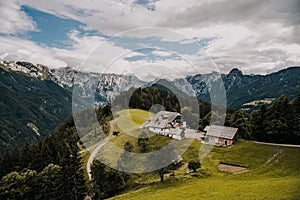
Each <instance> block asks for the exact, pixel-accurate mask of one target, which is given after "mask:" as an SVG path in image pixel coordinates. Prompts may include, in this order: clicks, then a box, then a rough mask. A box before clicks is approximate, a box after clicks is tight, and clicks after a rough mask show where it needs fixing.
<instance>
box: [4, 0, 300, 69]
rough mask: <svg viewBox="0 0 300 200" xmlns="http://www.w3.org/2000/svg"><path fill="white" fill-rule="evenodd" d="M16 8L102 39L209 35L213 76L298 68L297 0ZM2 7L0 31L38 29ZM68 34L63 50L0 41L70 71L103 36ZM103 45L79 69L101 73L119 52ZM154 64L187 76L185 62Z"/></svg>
mask: <svg viewBox="0 0 300 200" xmlns="http://www.w3.org/2000/svg"><path fill="white" fill-rule="evenodd" d="M2 2H3V1H2ZM20 3H21V4H22V5H28V6H30V7H33V8H36V9H39V10H41V11H44V12H48V13H51V14H54V15H56V16H60V17H63V18H71V19H74V20H77V21H80V22H81V23H83V24H85V25H86V27H85V29H93V30H97V31H99V32H102V33H105V34H108V35H112V34H116V33H119V32H120V31H125V30H128V29H132V28H141V27H162V28H157V29H148V30H149V31H148V32H145V31H143V29H140V30H141V31H135V32H134V33H133V32H131V33H130V34H127V33H126V32H123V33H121V34H119V36H122V37H124V36H129V37H131V38H147V37H153V36H155V37H159V38H161V40H162V41H169V42H179V41H180V42H181V43H183V44H186V43H190V42H191V41H189V40H188V39H187V38H198V39H201V38H215V39H214V40H213V41H210V42H208V46H207V47H206V51H207V53H208V55H209V56H210V57H211V58H212V60H213V61H214V62H215V63H216V64H217V66H218V68H219V69H220V71H221V72H228V71H229V69H230V68H232V67H238V68H240V69H242V70H243V71H244V72H246V73H266V72H271V71H275V70H278V69H281V68H284V67H287V66H293V65H300V62H299V57H300V46H299V43H300V39H299V38H300V37H299V36H300V28H299V27H300V25H299V23H300V22H299V18H300V3H299V1H298V0H289V1H280V0H270V1H266V0H248V1H247V0H245V1H235V0H214V1H212V0H205V1H199V0H187V1H174V0H161V1H157V2H155V3H154V4H155V8H156V10H155V11H150V10H147V8H146V7H144V6H141V5H137V4H134V0H129V1H119V0H101V1H96V0H90V1H81V0H72V1H67V0H66V1H58V0H53V1H35V0H20ZM2 4H3V6H2ZM2 4H1V8H0V11H1V13H4V16H5V17H4V19H6V21H7V20H8V21H7V22H5V21H3V23H2V22H1V20H2V19H0V22H1V24H4V28H3V30H2V32H4V33H16V32H19V31H26V30H35V29H36V28H38V27H35V24H34V22H33V21H32V19H30V18H29V17H28V16H26V15H25V13H24V12H22V11H20V9H19V5H18V4H16V2H15V1H14V3H9V2H8V1H7V0H6V1H4V2H3V3H2ZM1 9H3V11H2V10H1ZM11 13H13V14H11ZM9 16H11V17H10V18H9ZM17 22H18V23H17ZM165 28H166V29H165ZM167 29H172V30H174V34H169V33H168V32H167V31H163V30H167ZM178 33H179V34H178ZM69 37H70V39H71V40H72V41H74V45H73V46H72V47H71V49H58V48H50V47H41V46H39V45H37V44H35V43H34V42H30V41H28V40H22V39H18V38H9V37H2V38H1V40H0V41H1V42H3V43H4V44H5V45H4V47H5V48H6V50H9V52H15V53H18V52H20V51H21V52H22V53H21V54H24V52H25V54H29V55H30V56H29V57H28V58H30V59H32V60H36V61H38V60H43V59H44V60H43V62H46V60H45V59H46V58H47V62H50V61H51V62H50V63H55V65H59V63H60V64H61V65H63V63H64V65H66V64H69V65H72V66H76V65H79V64H80V63H82V62H83V61H84V60H85V59H86V58H87V57H88V55H89V53H90V51H91V50H92V49H94V48H96V45H98V44H99V43H101V42H103V41H104V38H103V37H100V36H79V34H78V32H75V31H73V32H70V34H69ZM4 40H5V41H4ZM10 40H11V41H10ZM13 40H15V41H13ZM22 43H24V44H26V45H23V44H22ZM7 44H10V45H7ZM140 46H141V47H143V44H142V43H141V44H140ZM146 46H147V45H145V47H146ZM8 47H9V48H8ZM103 47H104V48H105V50H106V51H104V52H101V53H99V55H98V57H95V58H92V59H91V61H89V62H88V63H86V64H87V65H86V66H84V67H85V68H86V69H87V70H93V71H99V70H100V71H101V70H103V69H101V67H100V66H102V67H103V65H105V63H107V62H109V61H110V60H112V59H113V58H114V57H115V55H119V54H122V53H123V52H125V51H126V49H125V48H122V47H120V46H117V44H114V43H113V42H104V43H103ZM5 48H2V49H1V51H2V52H3V53H7V52H5ZM22 49H23V50H22ZM28 51H29V52H31V53H28ZM26 52H27V53H26ZM154 53H157V56H167V55H166V54H164V55H162V53H164V52H154ZM39 55H43V58H40V59H39V57H38V56H39ZM130 55H132V54H130ZM184 56H185V57H186V58H187V60H192V61H193V62H194V61H196V63H197V62H198V63H199V62H200V63H202V64H203V63H204V62H203V60H202V61H201V60H200V61H199V60H198V61H197V58H199V55H198V56H197V55H190V54H186V55H184ZM145 63H146V64H147V62H146V61H144V60H140V61H135V62H129V61H126V60H123V59H119V60H118V61H117V62H115V63H113V65H112V66H111V70H112V71H113V72H118V71H119V72H120V71H124V72H125V71H126V70H127V71H130V67H132V66H136V65H138V64H145ZM150 64H151V63H150ZM160 65H161V66H167V65H168V66H172V67H173V68H174V69H176V70H179V71H180V70H181V71H182V69H184V70H185V72H188V73H192V72H193V70H192V69H190V68H189V67H188V66H187V65H186V63H185V61H180V60H172V59H168V60H165V61H162V62H161V63H160ZM201 66H202V65H201ZM181 68H182V69H181ZM208 69H210V67H208V68H206V69H205V67H202V68H201V70H202V71H207V70H208ZM149 73H150V72H149Z"/></svg>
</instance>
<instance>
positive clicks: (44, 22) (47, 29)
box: [22, 6, 96, 49]
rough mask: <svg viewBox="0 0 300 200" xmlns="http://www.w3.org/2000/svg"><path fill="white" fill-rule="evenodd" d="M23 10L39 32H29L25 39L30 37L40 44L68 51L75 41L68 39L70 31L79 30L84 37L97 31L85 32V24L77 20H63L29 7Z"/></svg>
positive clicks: (24, 7)
mask: <svg viewBox="0 0 300 200" xmlns="http://www.w3.org/2000/svg"><path fill="white" fill-rule="evenodd" d="M22 10H23V11H24V12H25V13H26V14H27V15H28V16H30V17H31V18H32V19H33V21H35V23H36V24H37V28H38V30H39V31H37V32H28V33H27V35H25V36H23V37H26V38H28V37H29V38H30V39H31V40H33V41H34V42H36V43H38V44H42V45H46V46H50V47H57V48H64V49H67V48H69V47H70V46H71V45H72V44H73V41H72V40H70V39H69V38H68V33H69V32H70V31H72V30H77V31H79V32H80V33H81V34H82V35H94V34H96V32H95V31H94V32H93V31H90V32H88V31H85V30H83V29H82V27H84V24H82V23H80V22H78V21H76V20H72V19H63V18H60V17H57V16H55V15H51V14H48V13H45V12H42V11H39V10H36V9H33V8H31V7H28V6H22Z"/></svg>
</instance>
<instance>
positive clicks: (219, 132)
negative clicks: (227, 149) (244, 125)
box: [204, 125, 238, 140]
mask: <svg viewBox="0 0 300 200" xmlns="http://www.w3.org/2000/svg"><path fill="white" fill-rule="evenodd" d="M204 130H205V131H206V135H207V136H214V137H220V138H225V139H230V140H232V139H233V138H234V136H235V134H236V132H237V130H238V129H237V128H233V127H227V126H217V125H211V126H206V127H205V129H204Z"/></svg>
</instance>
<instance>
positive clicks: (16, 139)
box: [0, 65, 72, 152]
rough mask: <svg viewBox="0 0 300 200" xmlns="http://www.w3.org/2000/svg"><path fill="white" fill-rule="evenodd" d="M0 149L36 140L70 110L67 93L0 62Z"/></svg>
mask: <svg viewBox="0 0 300 200" xmlns="http://www.w3.org/2000/svg"><path fill="white" fill-rule="evenodd" d="M0 66H1V67H0V94H1V95H0V110H1V112H0V127H1V128H0V152H3V150H4V149H5V148H7V147H9V146H14V145H22V144H24V143H25V141H26V140H28V141H32V140H38V139H40V138H42V137H44V136H46V135H47V134H48V133H49V132H50V131H52V130H53V129H54V128H55V127H56V126H57V125H58V124H59V123H60V122H61V121H62V120H63V119H65V118H66V117H67V116H69V115H70V114H71V100H72V98H71V93H70V92H69V91H67V90H66V89H64V88H62V87H60V86H59V85H57V84H56V83H55V82H53V81H51V80H47V79H46V80H42V79H40V78H35V77H31V76H27V75H24V74H23V73H19V72H12V71H7V68H5V67H3V66H2V65H0Z"/></svg>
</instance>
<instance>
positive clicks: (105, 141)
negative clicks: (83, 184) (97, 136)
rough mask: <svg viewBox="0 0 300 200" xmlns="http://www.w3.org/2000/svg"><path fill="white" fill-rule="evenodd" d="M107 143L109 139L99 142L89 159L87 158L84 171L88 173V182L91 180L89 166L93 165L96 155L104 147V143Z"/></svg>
mask: <svg viewBox="0 0 300 200" xmlns="http://www.w3.org/2000/svg"><path fill="white" fill-rule="evenodd" d="M108 141H109V137H107V138H105V140H103V142H101V143H100V144H99V145H98V146H97V147H96V149H95V150H94V151H93V152H92V153H91V155H90V157H89V160H88V162H87V164H86V171H87V173H88V176H89V180H92V174H91V165H92V163H93V160H94V159H95V157H96V155H97V153H98V152H99V151H100V149H101V148H102V147H103V146H104V145H106V143H107V142H108Z"/></svg>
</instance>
